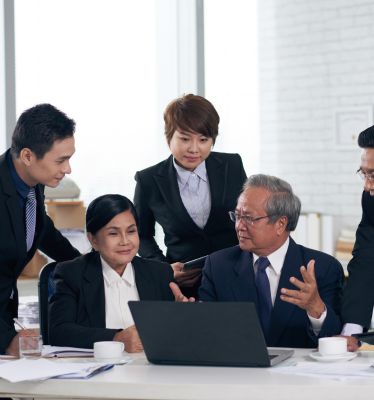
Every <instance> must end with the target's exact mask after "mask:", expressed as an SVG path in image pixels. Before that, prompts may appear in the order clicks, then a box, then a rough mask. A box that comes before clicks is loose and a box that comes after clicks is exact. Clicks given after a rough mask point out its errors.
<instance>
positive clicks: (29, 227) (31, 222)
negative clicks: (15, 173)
mask: <svg viewBox="0 0 374 400" xmlns="http://www.w3.org/2000/svg"><path fill="white" fill-rule="evenodd" d="M25 220H26V249H27V251H29V250H30V249H31V247H32V243H33V241H34V236H35V227H36V196H35V189H34V188H31V189H30V191H29V194H28V195H27V198H26V212H25Z"/></svg>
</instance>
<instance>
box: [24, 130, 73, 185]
mask: <svg viewBox="0 0 374 400" xmlns="http://www.w3.org/2000/svg"><path fill="white" fill-rule="evenodd" d="M74 144H75V142H74V137H73V136H72V137H68V138H66V139H63V140H56V141H55V142H54V143H53V146H52V148H51V149H50V150H49V151H47V152H46V153H45V154H44V156H43V158H41V159H38V158H37V157H36V155H35V154H34V153H33V152H30V157H29V159H28V165H27V175H28V178H29V179H28V182H27V183H28V184H29V185H30V186H35V185H36V184H38V183H41V184H43V185H46V186H49V187H52V188H54V187H56V186H58V184H59V183H60V182H61V180H62V179H63V177H64V176H65V175H66V174H70V173H71V168H70V158H71V156H72V155H73V154H74V152H75V146H74Z"/></svg>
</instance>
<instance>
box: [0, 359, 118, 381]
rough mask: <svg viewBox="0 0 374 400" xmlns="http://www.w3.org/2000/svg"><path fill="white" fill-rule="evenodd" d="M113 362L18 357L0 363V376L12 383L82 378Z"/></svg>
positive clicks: (108, 367) (99, 370)
mask: <svg viewBox="0 0 374 400" xmlns="http://www.w3.org/2000/svg"><path fill="white" fill-rule="evenodd" d="M112 367H113V364H105V363H94V362H92V363H91V362H89V363H87V362H86V363H81V362H79V363H73V362H58V361H57V360H56V361H49V360H46V359H43V358H40V359H37V360H31V359H20V360H16V361H8V362H5V363H3V364H0V378H3V379H6V380H7V381H10V382H12V383H15V382H22V381H35V380H38V381H39V380H45V379H48V378H63V379H72V378H77V379H82V378H89V377H91V376H92V375H94V374H96V373H98V372H101V371H105V370H107V369H110V368H112Z"/></svg>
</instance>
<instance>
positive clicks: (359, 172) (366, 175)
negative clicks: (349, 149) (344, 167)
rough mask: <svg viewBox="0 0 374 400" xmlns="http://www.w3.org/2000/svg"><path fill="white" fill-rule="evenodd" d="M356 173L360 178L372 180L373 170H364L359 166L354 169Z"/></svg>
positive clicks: (373, 176) (373, 179) (373, 177)
mask: <svg viewBox="0 0 374 400" xmlns="http://www.w3.org/2000/svg"><path fill="white" fill-rule="evenodd" d="M356 174H357V175H358V176H359V177H360V178H361V179H362V180H364V181H365V180H368V181H370V182H373V181H374V172H364V171H363V170H362V169H361V168H359V169H358V170H357V171H356Z"/></svg>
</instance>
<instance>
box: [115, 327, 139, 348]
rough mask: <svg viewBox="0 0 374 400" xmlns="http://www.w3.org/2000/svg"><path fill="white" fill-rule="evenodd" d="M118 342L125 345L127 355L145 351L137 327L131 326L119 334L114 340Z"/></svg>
mask: <svg viewBox="0 0 374 400" xmlns="http://www.w3.org/2000/svg"><path fill="white" fill-rule="evenodd" d="M113 340H114V341H116V342H122V343H123V344H124V345H125V350H126V351H127V353H140V352H142V351H143V345H142V342H141V340H140V337H139V334H138V331H137V330H136V328H135V325H131V326H129V327H128V328H126V329H123V330H122V331H120V332H117V333H116V334H115V335H114V338H113Z"/></svg>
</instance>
